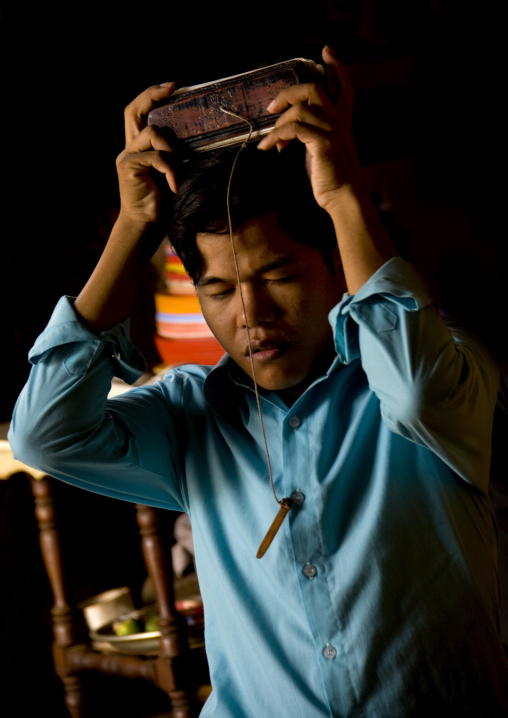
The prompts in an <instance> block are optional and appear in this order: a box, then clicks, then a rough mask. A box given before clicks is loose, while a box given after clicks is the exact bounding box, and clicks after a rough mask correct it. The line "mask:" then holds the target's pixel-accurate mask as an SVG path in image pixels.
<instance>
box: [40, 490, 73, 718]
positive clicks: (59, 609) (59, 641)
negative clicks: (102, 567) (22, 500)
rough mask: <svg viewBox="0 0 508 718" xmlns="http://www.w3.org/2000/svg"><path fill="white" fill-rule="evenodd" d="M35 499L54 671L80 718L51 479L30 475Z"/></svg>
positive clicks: (70, 620) (70, 706) (70, 614)
mask: <svg viewBox="0 0 508 718" xmlns="http://www.w3.org/2000/svg"><path fill="white" fill-rule="evenodd" d="M30 483H31V487H32V493H33V496H34V501H35V516H36V518H37V522H38V526H39V543H40V547H41V553H42V558H43V561H44V565H45V568H46V572H47V574H48V578H49V583H50V586H51V591H52V593H53V600H54V605H53V608H52V609H51V617H52V621H53V637H54V641H53V661H54V664H55V671H56V673H57V675H58V676H59V677H60V679H61V680H62V683H63V686H64V691H65V704H66V706H67V710H68V711H69V714H70V715H71V716H72V718H82V715H83V691H82V686H81V681H80V678H79V676H78V674H76V673H74V672H73V671H72V669H71V668H70V666H69V664H68V660H67V656H66V649H67V648H68V647H69V646H72V645H76V644H78V643H79V638H78V632H77V623H76V616H75V612H74V610H73V609H72V608H71V606H70V604H69V601H68V598H67V588H66V585H65V581H64V572H63V561H62V547H61V543H60V535H59V531H58V524H57V519H56V509H55V501H54V496H53V491H52V486H51V478H50V477H49V476H48V477H44V478H42V479H34V478H33V477H30Z"/></svg>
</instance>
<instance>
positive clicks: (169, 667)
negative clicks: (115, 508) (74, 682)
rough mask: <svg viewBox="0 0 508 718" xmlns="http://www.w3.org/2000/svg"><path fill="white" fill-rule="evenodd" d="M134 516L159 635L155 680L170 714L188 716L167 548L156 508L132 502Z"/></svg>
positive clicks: (183, 651) (182, 639) (182, 638)
mask: <svg viewBox="0 0 508 718" xmlns="http://www.w3.org/2000/svg"><path fill="white" fill-rule="evenodd" d="M136 517H137V522H138V526H139V530H140V533H141V547H142V551H143V557H144V560H145V563H146V568H147V571H148V575H149V577H150V579H151V581H152V584H153V587H154V591H155V595H156V598H157V603H158V606H159V616H160V631H161V639H160V653H159V657H158V659H157V660H156V663H155V671H156V683H157V685H158V686H159V688H161V689H162V690H164V691H166V693H167V694H168V696H169V699H170V701H171V707H172V715H173V716H174V718H192V716H193V715H195V713H194V712H193V706H192V702H191V698H190V692H189V691H188V690H187V689H186V687H187V685H188V683H189V681H188V676H186V675H185V674H184V672H183V671H180V670H178V669H179V667H180V668H183V667H184V665H185V662H186V661H185V658H186V657H187V654H188V644H187V636H186V633H185V629H184V626H183V621H182V619H181V616H180V615H179V614H178V612H177V611H176V609H175V596H174V587H173V570H172V563H171V556H170V552H169V551H166V550H165V547H164V545H163V542H162V539H161V535H160V531H159V524H158V511H157V510H156V509H153V508H151V507H149V506H144V505H142V504H136Z"/></svg>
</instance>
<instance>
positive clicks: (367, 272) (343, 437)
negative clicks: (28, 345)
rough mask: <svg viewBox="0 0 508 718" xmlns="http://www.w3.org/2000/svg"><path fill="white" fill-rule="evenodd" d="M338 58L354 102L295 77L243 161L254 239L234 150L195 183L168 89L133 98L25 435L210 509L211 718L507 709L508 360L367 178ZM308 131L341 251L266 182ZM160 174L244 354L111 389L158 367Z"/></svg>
mask: <svg viewBox="0 0 508 718" xmlns="http://www.w3.org/2000/svg"><path fill="white" fill-rule="evenodd" d="M323 60H324V62H325V64H326V66H327V69H328V73H329V77H330V78H331V80H334V81H336V82H337V83H340V87H341V90H340V93H339V98H338V101H337V102H336V103H335V104H333V103H332V101H331V100H330V99H329V97H328V95H327V94H325V93H324V92H323V91H322V90H320V89H319V88H318V87H316V86H314V85H299V86H295V87H292V88H289V89H287V90H285V91H283V92H282V93H281V94H280V95H279V96H278V97H277V98H276V100H275V101H274V102H273V103H272V106H271V107H270V110H271V111H273V112H275V113H280V112H282V113H283V114H282V115H281V117H280V118H279V119H278V120H277V123H276V127H275V129H274V130H273V131H272V133H271V134H270V135H268V136H267V137H266V138H264V139H263V140H262V142H261V143H260V144H259V148H260V150H261V152H258V150H254V151H253V152H250V150H249V151H247V150H244V151H243V152H244V153H245V155H244V156H245V157H246V158H247V157H250V154H255V153H256V152H258V154H257V155H256V156H257V157H258V158H259V159H258V160H256V161H255V160H254V159H252V158H251V159H249V160H247V159H246V161H245V165H244V166H243V165H240V166H239V170H238V175H236V174H234V176H233V178H234V180H235V179H238V180H239V182H240V187H241V186H242V183H244V190H243V191H241V198H240V199H238V201H236V200H235V197H234V194H235V190H234V189H233V190H232V198H231V199H232V205H233V212H232V219H231V222H232V228H233V237H232V239H233V245H234V251H233V246H232V242H231V237H230V236H229V232H228V226H229V221H228V220H226V219H225V215H226V211H225V208H224V207H225V195H226V185H227V183H225V182H223V181H222V180H221V182H219V183H218V186H219V187H222V192H223V193H224V204H223V205H222V209H220V210H218V211H217V210H215V211H214V212H212V210H211V209H208V210H207V211H204V212H201V209H200V208H202V207H203V204H205V205H206V200H205V199H204V197H207V196H208V194H209V192H208V190H209V191H210V192H212V195H213V191H214V189H213V184H214V182H213V178H214V177H218V176H219V175H220V173H221V172H222V176H223V178H228V177H229V173H230V171H231V166H230V165H231V163H226V165H224V164H223V163H218V164H219V165H222V170H219V169H218V167H217V166H215V168H214V169H213V171H212V170H211V169H210V167H211V166H212V167H213V163H214V160H210V162H208V161H205V162H204V163H203V164H202V165H201V169H199V168H194V169H193V172H191V173H190V177H189V178H188V179H185V180H184V181H183V182H182V185H181V187H180V188H178V182H179V181H180V180H178V181H177V173H176V171H175V167H174V162H173V155H172V147H171V145H170V144H169V143H168V141H167V139H166V138H164V137H163V136H162V135H161V134H160V133H159V132H158V131H156V130H155V129H154V128H153V127H148V126H146V121H145V117H146V114H147V112H148V111H149V110H150V108H151V107H152V106H153V104H154V103H155V102H159V101H161V100H163V99H164V98H166V97H168V96H169V95H170V94H171V92H172V91H173V85H165V86H159V87H152V88H149V89H148V90H147V91H145V92H144V93H142V94H141V95H140V96H139V97H138V98H137V99H136V100H135V101H134V102H133V103H132V105H130V106H129V107H128V108H127V111H126V134H127V144H126V149H125V151H124V152H123V153H122V154H121V155H120V157H119V160H118V173H119V184H120V191H121V199H122V204H121V211H120V216H119V218H118V221H117V223H116V225H115V227H114V229H113V231H112V235H111V238H110V241H109V243H108V245H107V247H106V249H105V252H104V254H103V257H102V258H101V260H100V262H99V264H98V266H97V268H96V270H95V272H94V274H93V275H92V277H91V279H90V281H89V282H88V284H87V285H86V286H85V288H84V289H83V291H82V292H81V293H80V295H79V297H78V298H77V299H76V301H75V302H72V301H70V300H68V299H63V300H61V302H60V303H59V305H58V307H57V309H56V310H55V314H54V316H53V318H52V320H51V322H50V324H49V326H48V328H47V329H46V331H45V332H44V333H43V334H42V335H41V337H40V338H39V340H38V341H37V342H36V344H35V346H34V348H33V349H32V352H31V361H32V363H33V364H34V367H33V369H32V372H31V376H30V379H29V382H28V384H27V387H25V389H24V390H23V392H22V395H21V396H20V398H19V400H18V404H17V407H16V411H15V414H14V417H13V422H12V428H11V433H10V440H11V443H12V446H13V452H14V455H15V456H16V457H17V458H21V459H23V460H24V461H25V462H26V463H28V464H32V465H34V466H38V467H39V468H42V469H43V470H46V471H48V472H49V473H51V474H53V475H55V476H57V477H60V478H62V479H64V480H66V481H70V482H72V483H73V484H75V485H77V486H82V487H84V488H88V489H92V490H95V491H100V492H102V493H105V494H107V495H109V496H114V497H119V498H123V499H127V500H131V501H137V502H145V503H148V504H152V505H155V506H161V507H166V508H170V509H176V510H180V511H182V510H183V511H186V512H187V513H188V514H189V517H190V519H191V523H192V530H193V539H194V548H195V556H196V565H197V570H198V576H199V580H200V587H201V591H202V595H203V601H204V606H205V616H206V645H207V655H208V661H209V666H210V674H211V680H212V686H213V691H212V694H211V696H210V698H209V699H208V701H207V703H206V704H205V707H204V710H203V713H202V715H203V716H205V715H206V716H220V717H221V718H240V717H241V718H261V717H262V718H265V717H270V718H271V717H272V716H273V717H275V716H277V717H283V718H285V717H286V716H287V718H297V717H298V718H318V716H319V717H323V716H341V717H342V716H362V717H367V716H369V717H370V718H415V717H419V716H426V717H427V716H429V715H431V713H432V711H433V710H436V709H437V708H441V709H445V710H446V714H447V715H448V716H450V715H452V716H461V718H462V717H463V716H471V717H472V716H474V717H475V718H479V717H483V718H486V717H489V716H502V715H506V714H507V711H508V667H507V664H506V659H505V656H504V654H503V649H502V645H501V641H500V638H499V628H498V617H497V611H498V589H497V573H496V560H497V554H496V552H497V546H496V536H495V527H494V522H493V517H492V511H491V507H490V503H489V500H488V496H487V491H488V476H489V458H490V435H491V430H492V415H493V407H494V404H495V399H496V392H497V386H498V381H499V375H498V371H497V369H496V367H495V365H494V364H493V363H492V362H491V360H490V359H489V357H488V356H486V355H485V353H484V352H483V351H482V349H481V347H479V346H477V345H476V343H475V342H474V341H473V340H472V339H471V338H470V337H469V336H468V335H467V332H465V331H463V330H461V329H460V328H453V330H452V329H450V328H448V327H447V326H446V324H445V322H444V320H443V318H442V317H441V315H440V313H439V311H438V310H437V308H436V307H435V306H434V304H433V302H432V300H431V298H430V297H429V296H428V293H427V291H426V289H425V286H424V285H423V284H422V282H421V281H420V280H419V278H418V276H417V274H416V272H415V271H414V269H413V268H412V267H411V266H410V265H409V264H408V263H407V262H405V261H404V260H402V259H401V258H399V257H397V253H396V250H395V248H394V246H393V244H392V242H391V241H390V239H389V238H388V237H387V236H386V234H385V232H384V231H383V229H382V227H381V225H380V223H379V220H378V218H377V215H376V213H375V211H374V208H373V207H372V205H371V204H370V203H369V199H368V196H367V195H366V193H365V191H364V190H363V189H362V186H361V181H360V174H361V173H360V168H359V165H358V160H357V157H356V152H355V148H354V144H353V140H352V135H351V111H352V95H351V90H350V88H349V86H348V82H347V78H346V76H345V74H344V71H343V68H342V65H341V64H340V63H339V62H338V60H337V59H336V57H335V56H334V54H333V53H332V52H331V50H330V49H329V48H325V49H324V50H323ZM288 143H289V144H290V145H291V146H294V145H296V146H297V147H298V146H300V144H301V146H302V147H304V148H305V160H304V161H305V168H306V170H307V174H308V177H309V181H310V188H311V190H312V195H313V203H314V210H312V212H313V213H314V211H316V217H317V216H319V217H325V219H326V220H327V222H328V226H327V222H324V224H323V227H322V228H321V225H316V227H317V226H319V227H320V229H319V233H321V232H323V236H324V235H325V234H327V232H328V231H329V228H330V223H331V226H332V228H333V233H334V235H335V241H336V243H337V244H336V246H335V245H334V246H333V248H332V247H330V246H329V245H327V243H326V240H325V239H324V240H323V243H321V239H316V241H315V243H314V238H313V237H312V236H309V232H308V231H307V225H306V224H305V222H306V219H307V209H306V206H307V204H306V203H304V202H303V200H301V201H300V195H299V194H296V195H295V197H294V199H293V206H292V212H290V213H289V216H288V212H287V206H288V195H289V198H291V192H287V193H286V195H285V196H282V197H281V196H280V195H279V194H278V192H277V191H276V189H277V187H280V183H279V182H278V180H276V181H274V182H273V186H274V187H275V189H274V191H270V190H269V188H268V189H267V190H266V192H264V189H265V188H264V187H260V186H259V185H260V183H259V181H257V183H256V182H255V183H254V184H255V185H256V186H257V188H258V191H257V192H256V191H255V190H256V186H255V187H252V186H251V189H250V190H249V191H247V190H246V189H245V187H248V186H249V184H248V178H249V176H250V170H251V169H252V168H254V167H255V166H256V164H257V163H258V162H261V161H262V160H263V156H264V152H266V151H268V150H270V149H273V148H274V147H275V146H277V147H278V148H279V150H281V152H280V155H279V153H275V152H274V153H273V156H274V157H272V158H271V163H272V164H270V165H267V167H268V166H270V167H272V166H276V165H277V163H278V160H277V157H278V156H280V162H281V166H284V163H285V162H286V160H285V159H283V158H284V157H285V153H286V152H289V151H290V150H291V147H286V146H287V145H288ZM240 156H242V155H240ZM268 156H269V155H265V161H266V162H268ZM230 159H231V158H230ZM302 162H303V160H302ZM206 166H208V170H207V169H206ZM226 166H227V170H225V169H224V167H226ZM203 167H205V169H203ZM270 172H271V170H270ZM287 172H288V171H287V168H286V179H287V182H290V181H291V178H290V177H289V175H288V174H287ZM154 173H155V175H156V174H157V173H161V174H163V175H165V177H166V181H167V184H168V186H169V187H170V188H171V189H172V190H173V191H174V192H177V194H176V198H175V202H174V206H173V208H172V218H171V222H170V225H171V230H170V236H171V239H172V241H173V242H174V243H175V246H176V247H177V249H178V251H179V252H180V255H181V256H182V259H183V260H184V261H185V263H186V266H187V268H188V271H189V272H190V273H191V276H193V278H194V280H195V282H196V286H197V291H198V295H199V299H200V302H201V306H202V310H203V314H204V316H205V318H206V320H207V322H208V323H209V325H210V327H211V329H212V330H213V331H214V333H215V335H216V336H217V338H218V339H219V341H220V342H221V343H222V346H223V347H224V348H225V350H226V352H227V354H226V355H225V357H224V358H223V360H221V362H219V364H218V365H217V366H216V367H215V368H211V367H197V366H194V367H192V366H189V367H185V368H178V369H176V370H173V371H171V372H169V373H168V374H167V375H166V376H165V377H164V379H163V380H162V381H160V382H158V383H156V384H154V385H153V386H150V387H139V388H136V389H132V390H131V391H129V392H127V393H126V394H125V395H123V396H120V397H117V398H116V399H114V400H111V401H107V394H108V390H109V386H110V382H111V378H112V376H113V374H114V373H116V374H117V375H120V376H122V377H123V378H125V379H128V380H131V381H132V380H134V379H135V378H137V376H138V375H139V371H140V370H141V366H142V365H141V362H140V357H139V356H138V355H137V353H136V351H135V349H134V348H133V347H132V346H131V345H130V343H129V341H128V339H127V336H126V331H125V328H124V325H123V324H122V322H124V320H125V318H126V316H127V315H128V313H129V310H130V306H131V305H132V302H133V301H134V296H135V289H136V286H137V285H138V283H139V277H140V274H141V272H142V269H143V267H144V266H145V265H146V262H147V261H148V260H149V257H150V255H151V253H152V252H153V251H154V250H155V248H156V247H157V245H158V243H159V242H160V241H161V239H162V236H163V235H164V233H165V228H166V224H165V221H166V219H165V217H164V214H165V211H166V208H167V207H166V204H165V203H163V201H162V197H163V195H161V192H160V190H159V183H158V180H157V179H154ZM254 176H255V177H257V176H258V175H254ZM234 184H235V183H234V182H233V185H234ZM263 185H264V183H263ZM268 185H270V182H268ZM177 190H178V191H177ZM254 194H255V195H256V197H255V198H254V196H253V195H254ZM258 195H259V197H258ZM282 195H284V193H283V192H282ZM242 198H243V199H242ZM251 200H252V203H251ZM208 204H209V205H210V204H211V205H213V206H215V204H216V202H215V201H213V202H209V203H208ZM316 204H317V208H316V207H315V205H316ZM245 205H247V206H248V207H250V208H251V209H250V210H249V209H247V210H245V212H246V214H245V212H244V209H243V207H244V206H245ZM244 214H245V216H244ZM291 214H292V215H293V217H292V220H291V216H290V215H291ZM202 215H203V216H202ZM299 216H301V219H302V224H303V227H301V226H299V221H298V220H299ZM312 216H314V215H313V214H312ZM193 218H195V219H193ZM295 218H296V221H295ZM316 221H317V220H316ZM192 222H195V223H194V224H192ZM309 224H310V225H311V226H312V222H310V223H309ZM189 226H190V229H188V228H189ZM309 231H310V230H309ZM189 235H190V236H189ZM318 247H319V248H318ZM345 288H346V289H347V292H346V294H345V295H344V297H343V298H342V299H341V297H342V295H343V291H344V289H345ZM249 343H250V345H251V348H250V350H249ZM251 353H252V356H251ZM258 397H259V405H258ZM265 442H266V445H265ZM284 498H287V499H291V501H292V507H291V508H290V509H289V512H288V514H287V516H286V518H285V519H284V520H283V521H282V524H281V526H280V527H279V530H278V532H277V533H276V534H275V536H274V537H273V540H272V542H271V544H270V545H269V546H268V549H267V550H266V553H265V554H264V555H263V556H262V558H259V559H258V558H256V552H257V550H258V548H259V546H260V543H261V541H262V540H263V538H264V536H265V533H266V532H267V529H268V527H269V526H270V524H271V522H272V520H273V517H274V515H275V514H276V513H277V512H278V510H279V506H280V502H281V501H282V500H283V499H284ZM291 501H289V502H288V505H289V504H291Z"/></svg>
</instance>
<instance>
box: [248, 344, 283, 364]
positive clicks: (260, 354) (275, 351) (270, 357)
mask: <svg viewBox="0 0 508 718" xmlns="http://www.w3.org/2000/svg"><path fill="white" fill-rule="evenodd" d="M251 347H252V359H253V360H254V361H259V362H269V361H274V360H275V359H278V358H279V357H280V356H282V354H284V352H285V351H286V349H287V347H288V345H287V344H286V343H283V342H278V341H264V342H258V341H253V342H251ZM249 354H250V353H249V347H247V349H246V352H245V356H246V357H249Z"/></svg>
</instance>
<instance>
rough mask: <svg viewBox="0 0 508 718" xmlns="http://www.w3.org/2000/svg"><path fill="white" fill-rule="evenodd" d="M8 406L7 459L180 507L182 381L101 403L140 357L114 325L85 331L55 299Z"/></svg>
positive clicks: (132, 374)
mask: <svg viewBox="0 0 508 718" xmlns="http://www.w3.org/2000/svg"><path fill="white" fill-rule="evenodd" d="M30 361H31V362H32V365H33V366H32V370H31V372H30V376H29V379H28V382H27V384H26V385H25V387H24V388H23V390H22V392H21V394H20V396H19V398H18V400H17V402H16V406H15V409H14V413H13V417H12V422H11V427H10V430H9V442H10V445H11V449H12V452H13V456H14V457H15V458H16V459H19V460H21V461H23V462H24V463H25V464H27V465H28V466H32V467H34V468H37V469H39V470H41V471H45V472H47V473H48V474H50V475H51V476H55V477H56V478H60V479H63V480H65V481H67V482H69V483H72V484H73V485H75V486H78V487H80V488H85V489H89V490H92V491H96V492H98V493H102V494H105V495H107V496H111V497H114V498H121V499H126V500H130V501H136V502H140V503H146V504H149V505H154V506H162V507H164V508H172V509H176V510H179V511H181V510H185V505H184V502H185V499H184V496H185V489H184V482H183V469H182V467H181V466H180V463H179V460H178V457H179V455H180V454H179V446H180V443H181V439H180V431H181V427H182V417H181V414H180V406H181V392H182V386H183V385H182V382H179V381H176V380H175V381H171V382H168V383H167V386H166V388H165V389H164V390H161V386H160V385H159V386H146V387H145V386H141V387H136V388H133V389H129V390H127V391H126V392H125V393H124V394H122V395H120V396H115V397H113V398H111V399H110V398H108V394H109V392H110V389H111V381H112V379H113V377H114V376H117V377H120V378H121V379H123V380H124V381H125V382H127V383H129V384H132V383H133V382H135V381H136V379H137V378H138V377H140V376H141V375H142V373H143V370H144V361H143V358H142V357H141V355H140V354H139V353H138V351H137V350H136V349H135V347H134V346H133V345H132V344H131V342H130V341H129V339H128V336H127V328H126V327H125V326H124V325H123V324H119V325H116V326H115V327H113V328H112V329H110V330H107V331H105V332H101V333H97V334H96V333H93V332H91V331H90V330H89V329H88V328H87V327H85V326H84V325H83V324H82V323H81V322H80V321H79V317H77V315H76V313H75V311H74V308H73V304H72V301H71V300H70V299H69V298H67V297H63V298H62V299H61V300H60V302H59V303H58V305H57V307H56V308H55V311H54V313H53V316H52V317H51V320H50V322H49V324H48V326H47V327H46V329H45V330H44V332H43V333H42V334H41V336H40V337H39V338H38V339H37V341H36V343H35V344H34V346H33V348H32V350H31V351H30Z"/></svg>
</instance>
